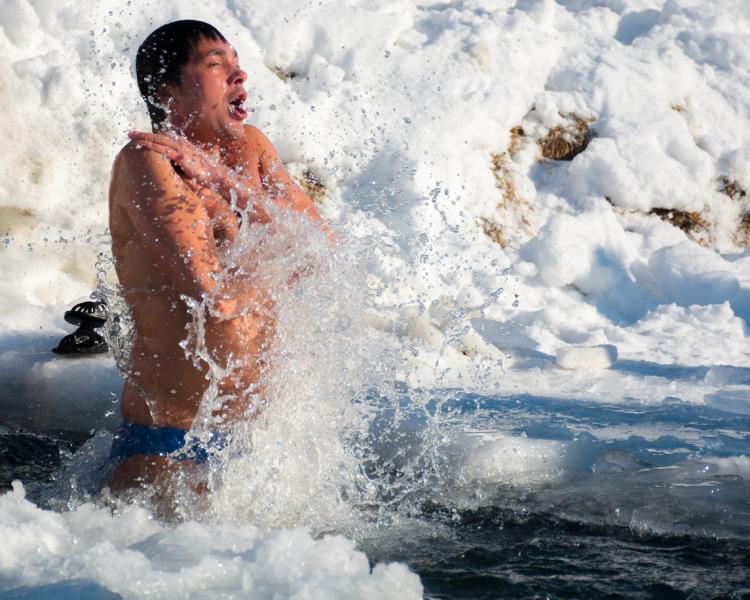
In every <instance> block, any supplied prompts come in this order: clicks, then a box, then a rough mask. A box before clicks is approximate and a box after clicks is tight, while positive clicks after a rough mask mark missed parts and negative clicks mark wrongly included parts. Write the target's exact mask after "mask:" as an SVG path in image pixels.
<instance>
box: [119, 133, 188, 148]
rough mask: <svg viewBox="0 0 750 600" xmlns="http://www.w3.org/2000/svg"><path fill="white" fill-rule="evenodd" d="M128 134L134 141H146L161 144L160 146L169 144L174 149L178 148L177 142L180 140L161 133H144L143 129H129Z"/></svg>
mask: <svg viewBox="0 0 750 600" xmlns="http://www.w3.org/2000/svg"><path fill="white" fill-rule="evenodd" d="M128 136H129V137H130V139H132V140H133V141H134V142H143V141H148V142H151V143H156V144H161V145H162V146H169V147H171V148H174V149H175V150H177V149H178V147H179V144H180V140H177V139H175V138H172V137H170V136H168V135H164V134H161V133H146V132H143V131H131V132H130V133H128Z"/></svg>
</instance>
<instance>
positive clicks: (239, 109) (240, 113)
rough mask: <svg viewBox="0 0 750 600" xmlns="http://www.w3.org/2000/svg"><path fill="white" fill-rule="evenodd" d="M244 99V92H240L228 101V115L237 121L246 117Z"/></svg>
mask: <svg viewBox="0 0 750 600" xmlns="http://www.w3.org/2000/svg"><path fill="white" fill-rule="evenodd" d="M245 99H246V96H245V95H244V94H241V95H240V96H237V98H235V99H234V100H230V101H229V116H230V117H232V118H233V119H237V120H238V121H244V120H245V119H247V111H246V110H245V107H244V103H245Z"/></svg>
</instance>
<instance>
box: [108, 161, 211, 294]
mask: <svg viewBox="0 0 750 600" xmlns="http://www.w3.org/2000/svg"><path fill="white" fill-rule="evenodd" d="M121 160H122V161H123V164H122V167H123V168H124V172H122V175H124V177H121V182H122V183H121V185H122V187H121V189H120V194H118V195H119V196H120V198H123V199H124V200H123V201H121V203H120V204H121V206H122V208H123V209H124V210H125V212H126V214H127V215H128V217H129V218H130V220H131V221H132V222H133V224H134V225H135V228H136V230H137V231H138V232H139V233H140V235H141V236H142V237H143V238H144V241H145V246H146V247H147V248H148V249H149V251H150V252H151V254H152V255H153V257H154V260H155V261H157V262H158V263H159V264H161V265H162V270H163V272H164V275H165V277H166V279H167V283H169V284H170V285H171V286H172V287H173V289H174V290H175V292H177V293H179V294H184V295H186V296H189V297H191V298H195V299H196V300H199V299H200V298H201V297H202V296H203V295H204V294H205V293H209V292H212V291H214V290H215V288H216V286H217V283H216V276H217V274H218V273H219V272H220V271H221V266H220V264H219V261H218V258H217V255H216V242H215V240H214V237H213V231H212V226H211V222H210V218H209V215H208V213H207V211H206V209H205V207H204V206H203V203H202V202H201V200H200V198H199V197H198V196H197V195H196V194H195V193H193V192H192V191H191V190H189V189H188V188H187V187H186V186H185V184H184V183H183V182H182V180H181V179H180V178H179V177H178V176H177V174H176V173H175V171H174V169H173V168H172V165H171V164H170V162H169V160H168V159H166V158H165V157H163V156H161V155H160V154H159V153H157V152H152V151H149V150H146V149H135V148H132V147H126V149H125V150H123V153H122V155H121ZM219 304H221V302H219Z"/></svg>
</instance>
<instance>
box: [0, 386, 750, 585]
mask: <svg viewBox="0 0 750 600" xmlns="http://www.w3.org/2000/svg"><path fill="white" fill-rule="evenodd" d="M420 410H422V411H424V414H425V415H427V416H429V415H428V413H429V414H432V415H433V416H434V414H436V413H441V414H443V415H444V416H445V419H444V424H445V426H451V423H453V424H454V425H455V426H456V427H459V428H464V429H466V428H469V429H471V432H472V434H476V435H483V434H487V433H493V434H494V433H498V432H501V433H503V434H506V435H511V436H520V437H523V438H526V439H538V440H557V441H561V442H564V443H565V444H566V461H567V462H566V463H565V464H564V467H563V468H564V471H565V473H564V476H562V477H559V478H558V479H556V480H554V481H552V482H546V483H544V484H535V485H531V484H528V485H496V486H494V488H491V489H490V490H489V492H488V491H487V489H485V490H484V493H485V496H484V497H483V499H482V501H481V502H477V503H475V504H476V505H475V506H471V507H469V508H467V505H466V503H465V502H464V503H460V502H457V501H456V502H455V503H454V502H453V500H452V496H451V494H450V493H447V494H443V495H442V496H440V498H439V500H437V501H436V500H435V499H434V498H426V497H425V498H421V499H420V498H416V499H412V500H411V501H410V502H411V504H410V506H412V507H413V509H412V510H413V518H414V520H415V521H418V522H421V523H423V524H425V527H423V528H417V531H419V532H421V533H416V534H414V535H403V534H400V533H399V532H398V530H394V531H393V532H392V533H391V532H389V531H385V532H382V534H381V535H379V536H378V539H365V540H360V547H361V548H362V549H363V550H364V551H365V552H366V553H367V555H368V557H369V558H370V560H371V561H372V562H373V563H375V562H381V561H400V562H404V563H407V564H408V565H409V566H410V568H411V569H413V570H414V571H416V572H417V573H418V574H419V575H420V577H421V579H422V582H423V584H424V586H425V593H426V596H427V597H428V598H436V599H453V598H456V599H458V598H462V599H463V598H466V599H481V598H750V485H749V484H748V482H747V481H745V480H744V479H743V478H742V477H740V476H738V475H736V474H727V473H724V472H722V471H721V470H717V469H716V468H715V467H713V466H711V460H712V459H717V458H718V459H722V458H732V457H743V456H748V455H750V416H749V415H736V414H731V413H725V412H721V411H717V410H713V409H710V408H707V407H695V406H687V405H682V404H676V405H673V404H666V405H660V406H656V407H641V406H623V405H617V406H604V405H597V404H595V403H591V404H586V403H583V402H576V401H568V400H560V399H549V398H536V397H531V396H517V397H507V398H488V397H480V396H470V395H456V396H455V397H454V398H453V399H451V400H450V401H448V402H441V403H433V404H430V403H427V405H424V406H422V407H421V408H420ZM418 412H419V411H415V415H416V417H415V418H414V419H413V420H412V422H413V423H417V422H419V421H420V417H419V415H418V414H417V413H418ZM427 416H425V418H427ZM644 427H646V428H647V429H648V430H649V431H651V434H650V435H648V436H644V435H640V434H639V431H641V429H643V428H644ZM416 428H417V429H418V427H416ZM613 428H614V429H617V430H618V431H620V432H621V433H620V434H618V435H615V436H613V435H609V436H605V435H602V434H603V432H606V431H611V430H613ZM629 428H632V431H630V432H629ZM639 428H640V429H639ZM399 439H401V438H399ZM83 441H84V440H83V438H81V437H80V436H73V435H69V434H61V433H60V434H50V433H46V434H43V435H42V434H38V433H34V432H29V431H23V430H18V429H16V430H9V429H2V428H0V488H2V490H6V489H9V488H10V484H11V481H12V480H13V479H21V480H22V481H23V482H24V484H25V485H26V486H27V489H28V490H29V497H30V498H32V499H33V497H34V493H33V490H34V488H35V487H38V486H39V485H40V484H43V483H44V482H47V481H49V480H50V478H52V477H54V475H55V473H56V471H57V469H58V468H59V466H60V464H61V460H65V458H66V457H68V456H70V455H71V453H72V452H74V451H75V449H76V448H77V447H78V446H80V444H81V443H82V442H83ZM402 442H403V439H402ZM464 485H469V486H470V485H471V484H466V483H465V482H464ZM70 585H71V586H72V587H71V588H70V595H69V597H71V598H73V597H77V596H78V597H82V596H80V594H79V592H81V590H83V589H84V588H85V585H89V584H76V583H74V582H73V583H71V584H70ZM76 586H78V587H76ZM81 586H83V587H81ZM57 589H58V592H60V590H61V588H57ZM86 589H88V588H86ZM76 590H78V591H76ZM26 591H28V592H29V593H30V594H31V593H32V592H33V593H37V596H34V595H33V594H32V595H27V596H24V595H23V593H26ZM26 591H24V590H16V592H18V594H21V595H16V596H13V595H12V593H13V592H8V593H10V594H11V595H10V596H8V595H7V594H8V593H6V594H5V595H3V594H0V597H2V598H6V597H7V598H10V597H19V598H20V597H43V589H42V588H33V589H32V588H29V590H26ZM94 591H95V592H96V590H94ZM99 592H101V593H104V592H106V590H103V588H102V589H99ZM99 592H96V593H99ZM81 593H82V592H81ZM39 594H42V595H39ZM83 595H84V596H86V594H85V593H84V594H83ZM66 597H68V596H66ZM86 597H88V596H86ZM91 597H94V596H91ZM97 597H98V596H97Z"/></svg>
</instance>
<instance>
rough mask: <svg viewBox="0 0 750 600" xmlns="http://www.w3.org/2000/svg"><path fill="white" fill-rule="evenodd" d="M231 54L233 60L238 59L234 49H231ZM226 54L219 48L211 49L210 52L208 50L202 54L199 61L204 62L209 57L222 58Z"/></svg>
mask: <svg viewBox="0 0 750 600" xmlns="http://www.w3.org/2000/svg"><path fill="white" fill-rule="evenodd" d="M232 53H233V54H234V57H235V58H239V57H238V55H237V50H235V49H234V48H232ZM226 54H227V51H226V50H222V49H221V48H213V49H212V50H209V51H208V52H204V53H203V54H202V55H201V57H200V60H205V59H207V58H208V57H209V56H222V57H223V56H226Z"/></svg>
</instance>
